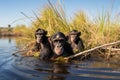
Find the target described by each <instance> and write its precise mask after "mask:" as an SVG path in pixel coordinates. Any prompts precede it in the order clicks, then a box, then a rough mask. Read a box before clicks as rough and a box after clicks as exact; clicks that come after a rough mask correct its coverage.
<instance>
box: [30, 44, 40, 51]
mask: <svg viewBox="0 0 120 80" xmlns="http://www.w3.org/2000/svg"><path fill="white" fill-rule="evenodd" d="M39 50H40V44H39V43H37V42H36V43H35V45H34V48H33V49H32V51H39Z"/></svg>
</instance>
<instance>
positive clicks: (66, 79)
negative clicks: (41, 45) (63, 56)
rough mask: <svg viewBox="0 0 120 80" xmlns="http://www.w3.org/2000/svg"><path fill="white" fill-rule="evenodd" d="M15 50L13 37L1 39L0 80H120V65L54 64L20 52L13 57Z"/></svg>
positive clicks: (76, 62) (100, 63) (103, 63)
mask: <svg viewBox="0 0 120 80" xmlns="http://www.w3.org/2000/svg"><path fill="white" fill-rule="evenodd" d="M3 44H4V45H3ZM21 44H22V43H21ZM21 44H20V45H21ZM16 50H18V47H16V42H15V40H14V39H13V38H2V39H0V80H103V79H105V80H120V64H119V63H113V62H112V63H111V62H105V61H95V60H91V61H73V62H71V63H55V62H52V61H40V60H39V59H37V58H35V57H23V56H21V55H20V54H19V53H18V54H19V55H18V56H13V55H12V52H14V51H16Z"/></svg>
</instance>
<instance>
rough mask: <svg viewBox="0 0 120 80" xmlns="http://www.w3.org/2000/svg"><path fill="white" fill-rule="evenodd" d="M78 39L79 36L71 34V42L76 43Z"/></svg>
mask: <svg viewBox="0 0 120 80" xmlns="http://www.w3.org/2000/svg"><path fill="white" fill-rule="evenodd" d="M77 39H78V36H77V34H71V35H70V41H71V42H75V41H76V40H77Z"/></svg>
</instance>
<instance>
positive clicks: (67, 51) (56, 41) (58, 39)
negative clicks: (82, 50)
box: [51, 32, 73, 58]
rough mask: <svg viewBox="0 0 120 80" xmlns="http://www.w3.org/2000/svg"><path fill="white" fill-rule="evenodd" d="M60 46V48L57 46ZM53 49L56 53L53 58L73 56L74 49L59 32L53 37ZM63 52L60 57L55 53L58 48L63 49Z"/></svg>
mask: <svg viewBox="0 0 120 80" xmlns="http://www.w3.org/2000/svg"><path fill="white" fill-rule="evenodd" d="M57 45H58V46H57ZM51 47H52V50H53V52H54V55H53V58H57V57H59V56H64V57H66V56H70V55H72V54H73V51H72V48H71V46H70V44H69V43H68V42H67V38H66V37H65V35H64V34H63V33H62V32H57V33H55V34H54V35H52V37H51ZM61 47H62V52H61V54H60V55H58V54H57V53H56V51H55V49H56V48H58V49H59V48H61Z"/></svg>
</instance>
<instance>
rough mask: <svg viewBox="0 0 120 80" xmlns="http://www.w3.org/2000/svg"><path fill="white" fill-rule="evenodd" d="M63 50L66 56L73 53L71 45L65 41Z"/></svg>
mask: <svg viewBox="0 0 120 80" xmlns="http://www.w3.org/2000/svg"><path fill="white" fill-rule="evenodd" d="M65 51H66V53H67V55H68V56H70V55H73V54H74V52H73V49H72V47H71V46H70V44H69V43H66V45H65Z"/></svg>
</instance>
